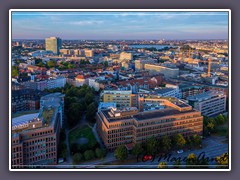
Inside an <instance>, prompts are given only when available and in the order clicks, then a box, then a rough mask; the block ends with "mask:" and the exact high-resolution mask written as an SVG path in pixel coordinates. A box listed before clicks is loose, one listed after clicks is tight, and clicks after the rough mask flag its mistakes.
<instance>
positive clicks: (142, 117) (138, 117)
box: [133, 108, 196, 121]
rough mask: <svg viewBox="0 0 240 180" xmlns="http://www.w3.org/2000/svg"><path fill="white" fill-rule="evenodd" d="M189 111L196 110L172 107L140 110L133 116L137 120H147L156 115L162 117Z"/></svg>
mask: <svg viewBox="0 0 240 180" xmlns="http://www.w3.org/2000/svg"><path fill="white" fill-rule="evenodd" d="M191 112H196V111H195V110H190V111H184V112H181V111H178V110H176V109H173V108H165V109H162V110H158V111H152V112H151V111H150V112H141V113H139V114H137V115H134V116H133V117H134V118H135V119H136V120H138V121H141V120H147V119H153V118H158V117H164V116H170V115H177V114H185V113H191Z"/></svg>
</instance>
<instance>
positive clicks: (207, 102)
mask: <svg viewBox="0 0 240 180" xmlns="http://www.w3.org/2000/svg"><path fill="white" fill-rule="evenodd" d="M187 100H188V102H189V104H190V105H191V106H193V108H194V109H196V110H198V111H201V113H202V115H204V116H213V115H218V114H220V113H223V112H225V111H226V95H224V92H221V91H207V92H204V93H201V94H198V95H195V96H189V97H188V98H187Z"/></svg>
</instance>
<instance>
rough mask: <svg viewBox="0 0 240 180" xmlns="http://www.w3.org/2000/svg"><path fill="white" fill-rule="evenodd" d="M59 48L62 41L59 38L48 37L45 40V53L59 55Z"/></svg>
mask: <svg viewBox="0 0 240 180" xmlns="http://www.w3.org/2000/svg"><path fill="white" fill-rule="evenodd" d="M61 46H62V40H61V39H60V38H59V37H50V38H46V39H45V48H46V50H47V51H52V52H53V53H55V54H59V52H60V48H61Z"/></svg>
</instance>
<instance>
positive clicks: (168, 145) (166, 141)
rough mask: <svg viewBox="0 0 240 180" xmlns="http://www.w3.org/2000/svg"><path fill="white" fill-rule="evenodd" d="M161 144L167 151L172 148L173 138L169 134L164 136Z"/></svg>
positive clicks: (164, 150)
mask: <svg viewBox="0 0 240 180" xmlns="http://www.w3.org/2000/svg"><path fill="white" fill-rule="evenodd" d="M161 146H162V150H163V152H165V153H167V152H168V151H170V149H171V148H172V142H171V139H170V138H169V137H168V136H167V135H165V136H163V138H162V139H161Z"/></svg>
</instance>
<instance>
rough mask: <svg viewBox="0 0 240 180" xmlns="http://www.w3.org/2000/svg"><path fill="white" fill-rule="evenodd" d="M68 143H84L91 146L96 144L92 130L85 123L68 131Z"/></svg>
mask: <svg viewBox="0 0 240 180" xmlns="http://www.w3.org/2000/svg"><path fill="white" fill-rule="evenodd" d="M69 143H70V147H71V146H72V145H73V144H78V145H84V146H88V147H92V146H94V145H95V144H98V143H97V141H96V139H95V136H94V134H93V132H92V129H91V128H90V127H89V126H87V125H85V126H83V127H81V128H76V129H74V130H73V131H71V132H70V133H69Z"/></svg>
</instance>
